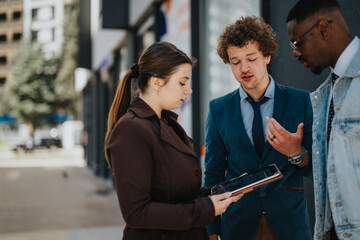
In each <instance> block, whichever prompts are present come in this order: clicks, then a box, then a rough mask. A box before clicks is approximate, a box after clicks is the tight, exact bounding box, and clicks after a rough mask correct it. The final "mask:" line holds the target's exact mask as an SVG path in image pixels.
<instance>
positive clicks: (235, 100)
mask: <svg viewBox="0 0 360 240" xmlns="http://www.w3.org/2000/svg"><path fill="white" fill-rule="evenodd" d="M229 109H231V110H230V111H231V112H233V117H232V120H233V122H234V124H233V126H236V130H237V131H235V133H236V135H237V136H239V138H240V140H241V142H242V143H243V144H244V146H245V147H246V148H247V150H248V151H249V152H250V153H251V154H252V155H253V157H254V158H255V159H257V160H258V161H260V159H259V157H258V155H257V153H256V151H255V148H254V146H253V144H252V143H251V141H250V139H249V136H248V134H247V132H246V130H245V126H244V122H243V118H242V115H241V108H240V95H239V91H238V90H237V91H234V92H233V95H232V99H231V104H229Z"/></svg>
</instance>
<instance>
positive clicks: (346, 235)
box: [343, 233, 352, 238]
mask: <svg viewBox="0 0 360 240" xmlns="http://www.w3.org/2000/svg"><path fill="white" fill-rule="evenodd" d="M351 236H352V234H351V233H344V234H343V237H346V238H348V237H351Z"/></svg>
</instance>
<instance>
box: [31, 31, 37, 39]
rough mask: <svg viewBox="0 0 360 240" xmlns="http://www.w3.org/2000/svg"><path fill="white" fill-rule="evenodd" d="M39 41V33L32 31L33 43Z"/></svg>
mask: <svg viewBox="0 0 360 240" xmlns="http://www.w3.org/2000/svg"><path fill="white" fill-rule="evenodd" d="M37 39H38V31H31V41H33V42H36V41H37Z"/></svg>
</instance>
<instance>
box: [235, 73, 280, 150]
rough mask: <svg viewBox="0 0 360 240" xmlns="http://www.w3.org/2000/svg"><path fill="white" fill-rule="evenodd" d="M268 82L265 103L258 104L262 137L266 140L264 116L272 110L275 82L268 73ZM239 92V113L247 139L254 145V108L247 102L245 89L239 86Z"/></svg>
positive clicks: (268, 114) (271, 112)
mask: <svg viewBox="0 0 360 240" xmlns="http://www.w3.org/2000/svg"><path fill="white" fill-rule="evenodd" d="M269 78H270V83H269V86H268V87H267V89H266V91H265V97H268V98H269V100H267V101H266V102H265V103H263V104H261V105H260V113H261V118H262V124H263V129H264V139H265V141H266V137H265V135H266V127H267V123H266V120H265V117H269V118H271V117H272V115H273V111H274V96H275V83H274V79H273V78H272V77H271V76H270V75H269ZM239 94H240V108H241V115H242V119H243V122H244V127H245V130H246V132H247V135H248V136H249V139H250V141H251V143H252V144H253V145H254V142H253V139H252V124H253V119H254V110H253V108H252V106H251V104H250V103H249V101H248V100H247V99H246V98H247V96H248V95H247V93H246V92H245V90H244V89H243V88H242V87H241V86H240V87H239Z"/></svg>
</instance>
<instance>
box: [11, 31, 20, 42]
mask: <svg viewBox="0 0 360 240" xmlns="http://www.w3.org/2000/svg"><path fill="white" fill-rule="evenodd" d="M20 40H21V33H14V34H13V42H19V41H20Z"/></svg>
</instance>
